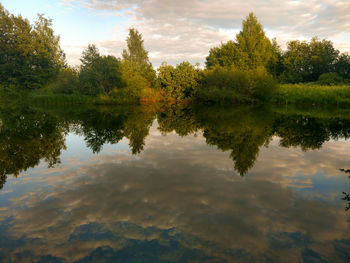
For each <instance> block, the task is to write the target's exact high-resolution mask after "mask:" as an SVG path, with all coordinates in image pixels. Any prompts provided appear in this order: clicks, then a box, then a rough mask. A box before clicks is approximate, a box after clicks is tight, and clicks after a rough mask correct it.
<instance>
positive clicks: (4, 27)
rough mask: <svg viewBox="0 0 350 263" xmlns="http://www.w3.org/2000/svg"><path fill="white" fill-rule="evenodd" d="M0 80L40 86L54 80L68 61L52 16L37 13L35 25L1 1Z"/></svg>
mask: <svg viewBox="0 0 350 263" xmlns="http://www.w3.org/2000/svg"><path fill="white" fill-rule="evenodd" d="M0 46H1V49H0V82H1V83H4V84H6V85H9V84H11V83H12V84H16V85H18V86H19V87H21V88H27V89H37V88H40V87H42V86H43V85H44V84H46V83H48V82H49V81H50V80H52V79H53V78H54V77H55V76H56V75H57V73H58V71H59V70H60V69H61V68H62V67H63V65H64V64H65V55H64V53H63V51H62V50H61V48H60V45H59V37H58V36H56V35H54V32H53V29H52V20H50V19H47V18H45V17H44V16H43V15H38V19H37V21H36V22H35V23H34V24H33V25H32V24H30V22H29V21H28V20H27V19H24V18H22V17H21V16H15V15H12V14H10V13H9V12H8V11H7V10H5V9H4V7H3V6H2V5H1V4H0Z"/></svg>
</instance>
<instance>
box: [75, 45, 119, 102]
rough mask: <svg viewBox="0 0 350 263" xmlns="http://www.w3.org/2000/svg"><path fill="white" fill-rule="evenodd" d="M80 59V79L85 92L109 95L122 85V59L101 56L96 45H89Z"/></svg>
mask: <svg viewBox="0 0 350 263" xmlns="http://www.w3.org/2000/svg"><path fill="white" fill-rule="evenodd" d="M80 61H81V63H82V64H81V67H80V75H79V79H80V83H81V86H82V89H83V90H82V92H83V93H85V94H89V95H96V94H100V93H103V94H105V95H107V94H108V93H109V92H110V91H112V90H113V89H114V88H117V87H121V86H122V83H121V74H122V73H121V68H120V67H121V63H120V60H119V59H117V58H116V57H114V56H101V55H100V52H99V51H98V48H97V47H96V45H92V44H90V45H88V47H87V48H86V50H84V51H83V54H82V58H81V59H80Z"/></svg>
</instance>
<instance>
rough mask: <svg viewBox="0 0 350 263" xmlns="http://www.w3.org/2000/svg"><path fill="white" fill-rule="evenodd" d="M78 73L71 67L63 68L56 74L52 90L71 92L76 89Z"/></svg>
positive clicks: (55, 91)
mask: <svg viewBox="0 0 350 263" xmlns="http://www.w3.org/2000/svg"><path fill="white" fill-rule="evenodd" d="M78 85H79V80H78V73H77V71H76V70H74V69H72V68H65V69H63V70H62V71H60V73H59V74H58V76H57V79H56V81H55V83H54V84H53V87H52V92H53V93H56V94H73V93H75V92H76V91H77V90H78Z"/></svg>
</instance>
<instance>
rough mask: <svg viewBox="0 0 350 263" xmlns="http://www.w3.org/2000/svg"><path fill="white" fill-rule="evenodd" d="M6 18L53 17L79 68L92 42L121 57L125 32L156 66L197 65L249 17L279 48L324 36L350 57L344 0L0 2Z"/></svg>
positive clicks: (349, 8) (348, 10)
mask: <svg viewBox="0 0 350 263" xmlns="http://www.w3.org/2000/svg"><path fill="white" fill-rule="evenodd" d="M0 3H1V4H2V5H3V6H4V7H5V8H6V9H7V10H8V11H10V12H11V13H14V14H16V15H18V14H21V15H22V16H23V17H26V18H28V19H29V20H30V21H35V19H36V15H37V14H38V13H40V14H44V15H45V16H47V17H49V18H51V19H53V27H54V30H55V33H56V34H58V35H60V36H61V46H62V48H63V49H64V51H65V53H66V56H67V61H68V63H69V64H71V65H79V63H80V61H79V58H80V56H81V53H82V51H83V50H84V49H85V48H86V47H87V45H88V44H89V43H93V44H96V45H97V46H98V48H99V50H100V52H101V53H102V54H111V55H115V56H118V57H119V56H121V52H122V50H123V48H125V46H126V44H125V39H126V37H127V34H128V28H130V27H135V28H137V29H138V30H139V31H140V32H141V33H142V35H143V38H144V40H145V47H146V49H147V50H148V51H149V57H150V60H151V62H152V63H153V65H154V66H155V67H158V66H159V65H160V64H161V62H163V61H167V62H168V63H169V64H172V65H176V64H178V63H180V62H182V61H189V62H191V63H197V62H199V63H201V64H202V65H203V63H204V61H205V57H206V56H207V55H208V53H209V49H210V48H211V47H214V46H217V45H220V43H221V42H226V41H228V40H234V39H235V35H236V34H237V33H238V32H239V31H240V28H241V23H242V20H243V19H245V17H246V16H247V15H248V14H249V12H254V14H255V15H256V16H257V17H258V19H259V21H260V22H261V23H262V25H263V26H264V30H265V32H266V34H267V36H268V37H269V38H276V39H277V42H278V43H279V44H280V45H281V47H282V48H285V47H286V43H287V42H288V41H290V40H295V39H299V40H310V39H311V38H312V37H314V36H318V37H319V38H321V39H323V38H326V39H328V40H331V41H332V42H333V43H334V46H335V47H336V48H337V49H339V50H340V51H341V52H350V0H307V1H306V0H292V1H289V0H264V1H262V0H245V1H241V0H215V1H214V0H213V1H211V0H176V1H174V0H30V1H28V0H0Z"/></svg>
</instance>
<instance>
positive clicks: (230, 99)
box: [196, 67, 276, 103]
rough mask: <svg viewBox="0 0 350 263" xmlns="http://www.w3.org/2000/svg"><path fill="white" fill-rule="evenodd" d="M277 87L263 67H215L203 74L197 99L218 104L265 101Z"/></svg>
mask: <svg viewBox="0 0 350 263" xmlns="http://www.w3.org/2000/svg"><path fill="white" fill-rule="evenodd" d="M275 86H276V84H275V82H274V80H273V78H272V76H271V75H270V74H269V73H268V72H267V71H266V69H265V68H263V67H259V68H257V69H254V70H239V69H236V68H227V67H215V68H213V69H211V70H206V71H204V72H203V77H202V83H201V88H200V89H199V90H198V92H197V94H196V98H197V100H199V101H204V102H217V103H235V102H236V103H237V102H254V101H264V100H266V99H267V98H268V97H269V96H270V95H271V94H272V93H273V91H274V89H275Z"/></svg>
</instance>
